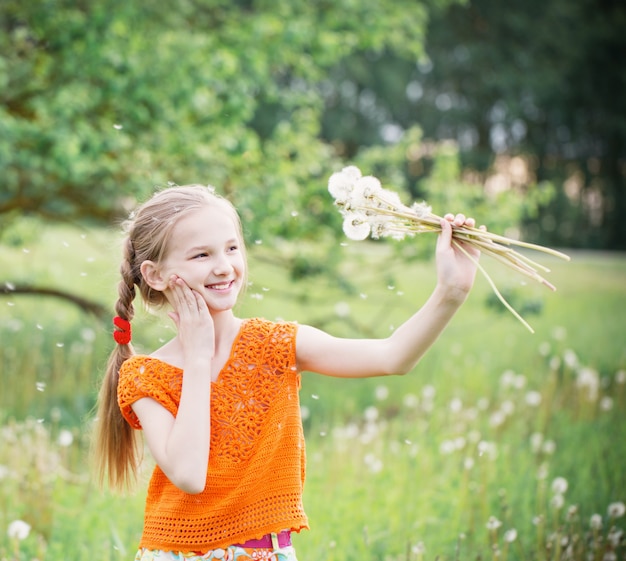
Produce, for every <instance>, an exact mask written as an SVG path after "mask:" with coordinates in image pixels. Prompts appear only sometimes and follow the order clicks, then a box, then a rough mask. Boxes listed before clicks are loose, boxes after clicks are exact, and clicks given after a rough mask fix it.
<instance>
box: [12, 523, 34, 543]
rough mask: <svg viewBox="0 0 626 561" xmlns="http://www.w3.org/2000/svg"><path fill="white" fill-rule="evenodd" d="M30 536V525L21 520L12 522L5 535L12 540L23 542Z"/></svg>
mask: <svg viewBox="0 0 626 561" xmlns="http://www.w3.org/2000/svg"><path fill="white" fill-rule="evenodd" d="M28 534H30V524H28V522H24V521H23V520H13V522H11V523H10V524H9V527H8V529H7V535H8V536H9V538H10V539H12V540H25V539H26V538H27V537H28Z"/></svg>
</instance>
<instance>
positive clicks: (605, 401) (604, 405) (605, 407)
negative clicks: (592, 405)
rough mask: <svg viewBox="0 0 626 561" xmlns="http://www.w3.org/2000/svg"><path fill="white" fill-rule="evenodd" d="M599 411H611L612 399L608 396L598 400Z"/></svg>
mask: <svg viewBox="0 0 626 561" xmlns="http://www.w3.org/2000/svg"><path fill="white" fill-rule="evenodd" d="M600 409H601V410H602V411H610V410H611V409H613V398H612V397H609V396H608V395H606V396H604V397H603V398H602V399H601V400H600Z"/></svg>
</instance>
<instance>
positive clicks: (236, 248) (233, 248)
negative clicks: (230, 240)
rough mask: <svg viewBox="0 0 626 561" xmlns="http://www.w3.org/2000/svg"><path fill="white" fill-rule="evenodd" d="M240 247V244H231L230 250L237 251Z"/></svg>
mask: <svg viewBox="0 0 626 561" xmlns="http://www.w3.org/2000/svg"><path fill="white" fill-rule="evenodd" d="M238 249H239V246H238V245H231V246H230V247H229V248H228V251H237V250H238Z"/></svg>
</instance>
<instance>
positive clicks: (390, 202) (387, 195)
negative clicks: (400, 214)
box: [378, 189, 406, 209]
mask: <svg viewBox="0 0 626 561" xmlns="http://www.w3.org/2000/svg"><path fill="white" fill-rule="evenodd" d="M378 197H379V198H380V199H381V200H382V201H384V204H385V205H387V206H390V207H391V208H394V209H400V208H406V207H405V206H404V204H403V203H402V200H401V199H400V195H398V193H396V192H395V191H391V190H389V189H381V190H380V191H379V192H378Z"/></svg>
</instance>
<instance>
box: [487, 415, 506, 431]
mask: <svg viewBox="0 0 626 561" xmlns="http://www.w3.org/2000/svg"><path fill="white" fill-rule="evenodd" d="M505 421H506V415H505V414H504V413H503V412H502V411H494V412H493V413H492V414H491V415H490V416H489V426H491V427H493V428H498V427H501V426H502V425H503V424H504V422H505Z"/></svg>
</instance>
